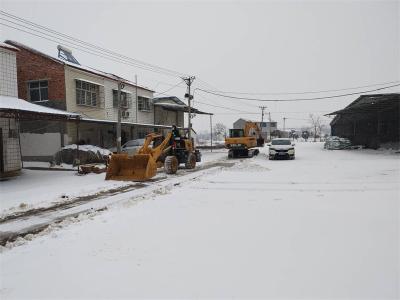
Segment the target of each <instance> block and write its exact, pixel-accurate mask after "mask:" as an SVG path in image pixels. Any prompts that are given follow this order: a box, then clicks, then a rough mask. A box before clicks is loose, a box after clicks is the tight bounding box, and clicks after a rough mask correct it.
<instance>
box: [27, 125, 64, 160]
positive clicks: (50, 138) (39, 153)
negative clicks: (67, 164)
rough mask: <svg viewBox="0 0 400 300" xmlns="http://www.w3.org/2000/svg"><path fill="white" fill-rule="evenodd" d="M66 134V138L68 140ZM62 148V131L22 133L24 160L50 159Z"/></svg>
mask: <svg viewBox="0 0 400 300" xmlns="http://www.w3.org/2000/svg"><path fill="white" fill-rule="evenodd" d="M67 138H68V137H67V135H66V134H64V139H65V140H67ZM60 149H61V133H59V132H47V133H27V132H25V133H21V152H22V158H23V160H24V161H30V160H35V161H50V159H51V158H52V157H53V155H54V154H55V153H56V152H57V151H59V150H60Z"/></svg>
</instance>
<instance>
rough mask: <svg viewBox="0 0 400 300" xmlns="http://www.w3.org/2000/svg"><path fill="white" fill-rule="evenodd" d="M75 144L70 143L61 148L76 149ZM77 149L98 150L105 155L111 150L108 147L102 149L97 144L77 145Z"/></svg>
mask: <svg viewBox="0 0 400 300" xmlns="http://www.w3.org/2000/svg"><path fill="white" fill-rule="evenodd" d="M76 148H77V146H76V144H72V145H67V146H65V147H63V148H62V149H75V150H76ZM79 151H87V152H95V153H96V152H99V153H100V154H101V155H103V156H107V155H110V154H111V151H110V150H108V149H103V148H100V147H97V146H93V145H79Z"/></svg>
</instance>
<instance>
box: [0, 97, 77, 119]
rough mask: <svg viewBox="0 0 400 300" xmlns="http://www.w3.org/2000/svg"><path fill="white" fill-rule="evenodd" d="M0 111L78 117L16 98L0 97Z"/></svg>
mask: <svg viewBox="0 0 400 300" xmlns="http://www.w3.org/2000/svg"><path fill="white" fill-rule="evenodd" d="M0 110H21V111H29V112H36V113H43V114H52V115H63V116H68V117H78V116H79V115H78V114H75V113H70V112H67V111H63V110H59V109H54V108H49V107H45V106H42V105H37V104H33V103H30V102H28V101H26V100H23V99H19V98H16V97H10V96H3V95H0Z"/></svg>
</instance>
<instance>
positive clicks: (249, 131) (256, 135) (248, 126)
mask: <svg viewBox="0 0 400 300" xmlns="http://www.w3.org/2000/svg"><path fill="white" fill-rule="evenodd" d="M264 143H265V141H264V138H263V137H262V135H261V129H260V127H259V126H258V125H257V123H256V122H250V121H247V122H246V123H245V126H244V128H243V129H229V137H227V138H225V147H226V148H228V149H229V152H228V157H229V158H237V157H253V156H254V155H258V153H260V151H259V150H258V149H256V147H264Z"/></svg>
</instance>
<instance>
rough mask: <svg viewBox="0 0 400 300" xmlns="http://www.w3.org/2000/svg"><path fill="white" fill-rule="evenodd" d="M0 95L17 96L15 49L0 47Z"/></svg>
mask: <svg viewBox="0 0 400 300" xmlns="http://www.w3.org/2000/svg"><path fill="white" fill-rule="evenodd" d="M0 95H3V96H11V97H18V84H17V58H16V54H15V51H11V50H7V49H4V48H0Z"/></svg>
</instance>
